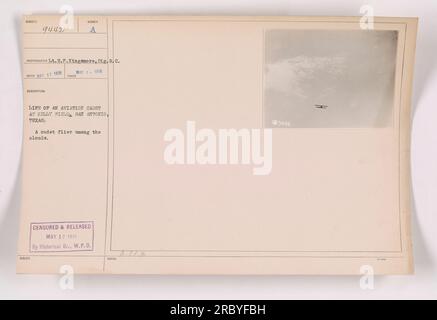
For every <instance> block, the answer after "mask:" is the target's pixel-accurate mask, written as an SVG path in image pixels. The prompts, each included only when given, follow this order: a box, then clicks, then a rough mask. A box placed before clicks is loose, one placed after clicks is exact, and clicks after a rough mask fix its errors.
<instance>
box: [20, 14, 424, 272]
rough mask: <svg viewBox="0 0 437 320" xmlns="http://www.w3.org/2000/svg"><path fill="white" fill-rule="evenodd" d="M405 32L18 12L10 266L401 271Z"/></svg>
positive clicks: (405, 236) (249, 20)
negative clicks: (18, 163) (16, 211)
mask: <svg viewBox="0 0 437 320" xmlns="http://www.w3.org/2000/svg"><path fill="white" fill-rule="evenodd" d="M416 29H417V19H415V18H376V19H375V21H374V25H373V28H371V29H369V30H363V28H362V25H361V24H360V18H358V17H213V16H211V17H169V16H165V17H160V16H152V17H151V16H147V17H146V16H144V17H142V16H135V17H133V16H76V17H69V19H65V17H59V16H33V15H30V16H25V17H23V50H22V59H23V84H24V134H23V166H22V170H23V174H22V176H23V183H22V204H21V227H20V235H19V246H18V253H17V272H19V273H57V272H59V270H60V268H61V267H62V266H65V265H67V266H71V267H72V268H73V270H74V272H77V273H108V274H111V273H116V274H118V273H120V274H122V273H132V274H134V273H135V274H136V273H142V274H360V273H363V272H369V270H370V271H371V272H374V273H375V274H408V273H412V272H413V257H412V249H411V234H410V200H409V194H410V173H409V161H410V160H409V158H410V157H409V154H410V146H409V139H410V138H409V137H410V98H411V90H412V77H413V64H414V52H415V40H416ZM363 270H364V271H363Z"/></svg>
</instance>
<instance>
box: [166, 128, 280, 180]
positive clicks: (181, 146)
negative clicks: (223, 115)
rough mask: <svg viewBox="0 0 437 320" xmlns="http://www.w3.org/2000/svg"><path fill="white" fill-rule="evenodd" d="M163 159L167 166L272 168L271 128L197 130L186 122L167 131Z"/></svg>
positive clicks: (261, 172) (266, 171) (257, 172)
mask: <svg viewBox="0 0 437 320" xmlns="http://www.w3.org/2000/svg"><path fill="white" fill-rule="evenodd" d="M164 141H165V142H168V144H167V145H166V146H165V149H164V161H165V163H167V164H170V165H180V164H188V165H194V164H198V165H233V164H241V165H251V166H252V167H253V170H252V171H253V174H254V175H269V174H270V172H271V171H272V161H273V150H272V148H273V145H272V129H247V128H241V129H218V130H213V129H209V128H202V129H200V130H197V128H196V123H195V121H187V123H186V128H185V130H181V129H178V128H171V129H168V130H166V132H165V134H164Z"/></svg>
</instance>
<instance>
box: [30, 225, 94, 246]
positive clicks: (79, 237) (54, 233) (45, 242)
mask: <svg viewBox="0 0 437 320" xmlns="http://www.w3.org/2000/svg"><path fill="white" fill-rule="evenodd" d="M29 248H30V252H75V251H93V250H94V221H61V222H36V223H31V224H30V237H29Z"/></svg>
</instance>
